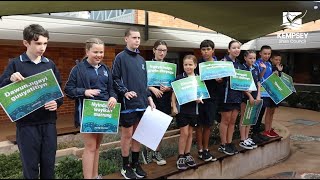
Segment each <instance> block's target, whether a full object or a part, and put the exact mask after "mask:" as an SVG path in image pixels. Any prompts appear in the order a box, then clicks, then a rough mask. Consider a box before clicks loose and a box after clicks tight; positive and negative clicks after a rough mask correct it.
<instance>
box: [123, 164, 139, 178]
mask: <svg viewBox="0 0 320 180" xmlns="http://www.w3.org/2000/svg"><path fill="white" fill-rule="evenodd" d="M121 174H122V176H123V177H124V178H125V179H137V176H136V174H135V173H134V171H133V169H132V168H131V166H130V164H127V165H126V166H124V167H122V169H121Z"/></svg>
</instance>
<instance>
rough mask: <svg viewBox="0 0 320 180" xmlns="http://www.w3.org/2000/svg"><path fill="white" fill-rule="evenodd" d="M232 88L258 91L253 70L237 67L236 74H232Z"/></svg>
mask: <svg viewBox="0 0 320 180" xmlns="http://www.w3.org/2000/svg"><path fill="white" fill-rule="evenodd" d="M230 85H231V87H230V88H231V89H233V90H239V91H257V87H256V85H255V84H254V80H253V77H252V74H251V71H245V70H240V69H236V75H235V76H230Z"/></svg>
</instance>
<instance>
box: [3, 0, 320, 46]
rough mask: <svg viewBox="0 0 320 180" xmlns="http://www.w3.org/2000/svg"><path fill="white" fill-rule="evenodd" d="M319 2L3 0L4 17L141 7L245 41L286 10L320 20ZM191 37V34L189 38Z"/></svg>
mask: <svg viewBox="0 0 320 180" xmlns="http://www.w3.org/2000/svg"><path fill="white" fill-rule="evenodd" d="M316 5H320V3H319V2H315V1H242V2H239V1H215V2H210V1H194V2H191V1H1V2H0V8H1V11H0V16H6V15H25V14H37V13H50V12H51V13H52V12H71V11H93V10H112V9H140V10H147V11H155V12H160V13H165V14H168V15H172V16H174V17H177V18H180V19H183V20H186V21H189V22H192V23H195V24H198V25H200V26H203V27H206V28H209V29H212V30H214V31H217V32H219V33H222V34H224V35H227V36H229V37H232V38H235V39H237V40H239V41H241V42H243V43H244V42H247V41H249V40H252V39H255V38H258V37H261V36H264V35H267V34H269V33H272V32H275V31H278V30H281V29H282V28H283V27H282V26H281V24H282V23H283V12H287V11H289V12H303V13H304V12H305V11H307V13H306V15H305V16H304V17H303V19H302V22H303V23H307V22H310V21H313V20H318V19H320V9H316V8H314V6H316ZM186 38H187V37H186Z"/></svg>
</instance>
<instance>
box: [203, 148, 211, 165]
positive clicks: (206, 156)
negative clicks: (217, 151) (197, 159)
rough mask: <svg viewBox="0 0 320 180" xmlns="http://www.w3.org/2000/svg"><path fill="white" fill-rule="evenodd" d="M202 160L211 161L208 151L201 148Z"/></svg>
mask: <svg viewBox="0 0 320 180" xmlns="http://www.w3.org/2000/svg"><path fill="white" fill-rule="evenodd" d="M201 159H202V160H204V161H206V162H208V161H211V159H212V155H211V154H210V153H209V151H208V150H203V153H202V158H201Z"/></svg>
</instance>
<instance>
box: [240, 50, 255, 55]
mask: <svg viewBox="0 0 320 180" xmlns="http://www.w3.org/2000/svg"><path fill="white" fill-rule="evenodd" d="M249 54H256V52H255V51H253V50H247V51H245V52H244V53H243V56H244V57H247V56H248V55H249Z"/></svg>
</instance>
